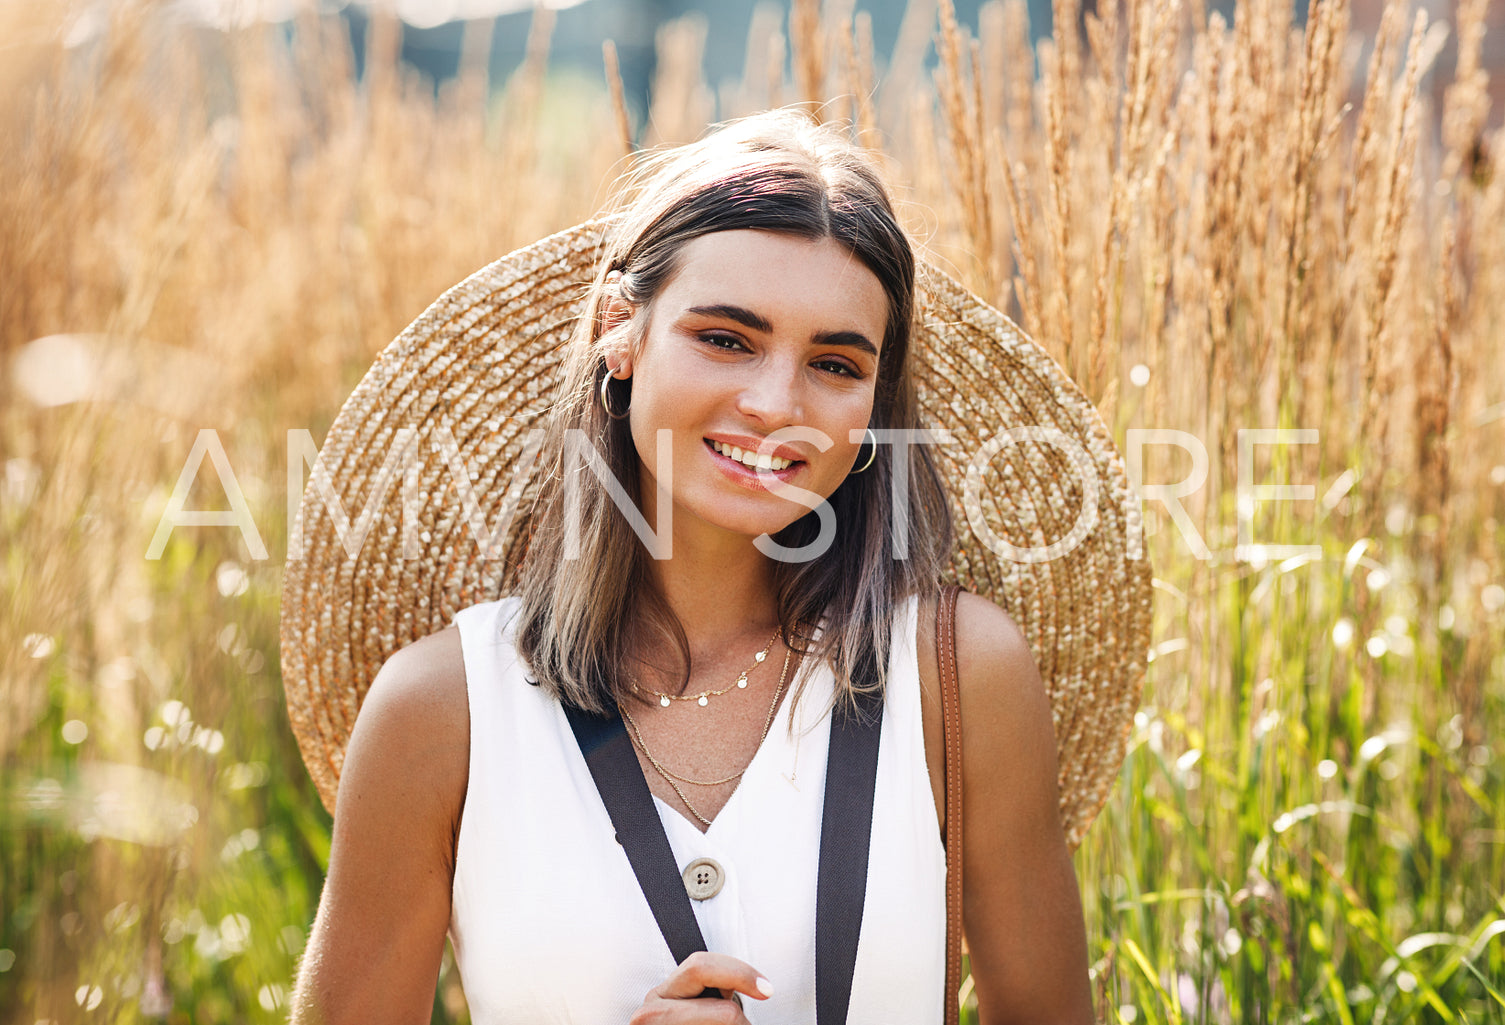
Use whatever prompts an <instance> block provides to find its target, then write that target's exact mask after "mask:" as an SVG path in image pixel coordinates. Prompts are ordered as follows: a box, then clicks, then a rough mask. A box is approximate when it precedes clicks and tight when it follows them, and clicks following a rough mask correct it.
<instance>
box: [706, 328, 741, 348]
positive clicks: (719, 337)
mask: <svg viewBox="0 0 1505 1025" xmlns="http://www.w3.org/2000/svg"><path fill="white" fill-rule="evenodd" d="M700 340H701V341H702V342H705V343H706V344H707V345H711V346H714V347H715V348H717V349H723V350H725V351H727V352H738V351H741V350H745V349H746V348H747V346H746V345H744V344H742V339H740V338H738V337H737V336H736V335H724V334H719V333H714V332H702V333H701V335H700Z"/></svg>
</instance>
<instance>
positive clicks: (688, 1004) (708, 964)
mask: <svg viewBox="0 0 1505 1025" xmlns="http://www.w3.org/2000/svg"><path fill="white" fill-rule="evenodd" d="M706 989H717V990H720V991H721V992H722V993H723V994H728V995H727V996H725V997H719V998H712V997H705V998H704V999H700V994H701V993H702V992H703V991H705V990H706ZM741 993H746V994H747V995H748V996H750V997H752V998H753V999H754V1000H767V999H768V998H769V997H771V996H773V985H772V984H771V983H770V982H769V981H768V980H767V979H765V978H763V976H761V975H759V974H758V972H757V970H756V969H754V968H753V966H752V965H750V964H748V963H747V962H746V961H739V960H737V959H736V958H735V957H730V956H728V955H726V954H712V953H709V952H708V951H704V950H700V951H696V952H695V953H693V954H691V955H690V956H689V957H687V958H685V959H684V961H683V962H681V963H680V965H679V967H678V968H676V969H674V971H673V972H671V973H669V977H668V978H667V979H665V980H664V981H663V982H662V983H661V984H659V985H657V986H655V987H653V988H652V989H651V990H649V991H648V995H647V996H646V997H644V998H643V1004H642V1006H641V1007H639V1008H638V1009H637V1010H636V1011H634V1012H633V1014H632V1018H631V1019H629V1021H628V1025H749V1022H748V1020H747V1018H746V1017H745V1016H744V1015H743V1014H742V999H741V997H740V996H739V995H738V994H741Z"/></svg>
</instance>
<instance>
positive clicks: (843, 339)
mask: <svg viewBox="0 0 1505 1025" xmlns="http://www.w3.org/2000/svg"><path fill="white" fill-rule="evenodd" d="M685 312H687V313H693V314H696V315H698V316H702V317H722V318H725V319H726V320H734V321H736V322H737V323H738V324H741V325H742V326H743V327H748V328H752V329H753V330H754V331H760V332H762V333H763V334H766V335H767V334H773V323H772V322H771V321H770V320H769V319H768V318H767V317H764V316H762V315H760V314H757V313H754V312H753V311H752V310H749V309H747V308H746V307H745V306H733V305H732V304H730V303H712V304H711V305H709V306H691V307H690V308H689V309H688V310H686V311H685ZM812 341H813V342H814V344H816V345H841V346H847V347H849V348H853V349H858V350H861V351H862V352H865V353H867V354H868V355H870V356H873V357H877V355H878V347H877V346H876V345H874V344H873V343H872V341H871V340H869V338H868V337H867V335H864V334H861V333H860V332H857V331H821V332H818V333H817V334H816V335H815V337H814V338H813V339H812Z"/></svg>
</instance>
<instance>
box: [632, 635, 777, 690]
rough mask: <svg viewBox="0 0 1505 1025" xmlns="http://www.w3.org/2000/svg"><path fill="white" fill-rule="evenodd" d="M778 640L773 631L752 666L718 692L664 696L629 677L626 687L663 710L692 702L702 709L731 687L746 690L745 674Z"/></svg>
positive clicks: (756, 664)
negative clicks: (655, 701)
mask: <svg viewBox="0 0 1505 1025" xmlns="http://www.w3.org/2000/svg"><path fill="white" fill-rule="evenodd" d="M778 639H779V631H778V630H775V631H774V632H773V636H772V637H770V638H768V643H767V644H765V645H763V650H762V651H760V652H758V653H757V654H756V655H754V656H753V664H752V665H750V666H748V667H747V668H746V669H744V670H742V673H741V675H740V676H738V677H737V678H736V679H735V680H733V681H732V682H731V683H729V684H727V685H726V686H725V687H722V688H721V689H720V690H703V691H701V692H700V693H699V694H665V693H663V692H662V691H656V690H649V689H648V688H646V687H639V686H638V683H637V681H636V680H634V679H632V678H631V677H628V678H627V685H628V686H629V687H631V688H632V689H633V691H634V692H635V693H638V694H651V695H653V696H654V697H656V698H658V703H659V704H660V705H662V706H663V707H665V708H668V707H669V702H671V701H694V702H695V703H697V704H698V705H700V707H701V708H704V707H705V706H706V705H707V704H709V703H710V699H711V698H716V697H720V696H721V695H723V694H725V693H726V692H727V691H729V690H731V689H732V688H733V687H736V688H738V689H741V690H745V689H746V688H747V674H748V673H750V672H752V671H753V670H754V669H756V668H757V667H758V666H759V665H760V664H762V662H763V660H764V659H765V658H767V657H768V652H769V650H770V649H771V648H772V647H773V642H774V641H776V640H778Z"/></svg>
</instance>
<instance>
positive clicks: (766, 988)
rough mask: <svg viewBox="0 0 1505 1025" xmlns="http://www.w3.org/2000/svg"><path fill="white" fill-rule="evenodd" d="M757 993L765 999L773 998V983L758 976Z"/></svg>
mask: <svg viewBox="0 0 1505 1025" xmlns="http://www.w3.org/2000/svg"><path fill="white" fill-rule="evenodd" d="M758 992H759V993H762V994H763V995H764V996H765V997H771V996H773V983H771V982H769V981H768V980H767V979H765V978H763V976H761V975H760V976H758Z"/></svg>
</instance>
